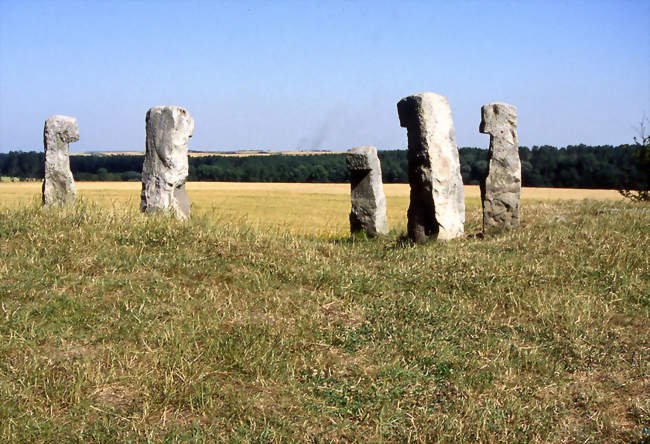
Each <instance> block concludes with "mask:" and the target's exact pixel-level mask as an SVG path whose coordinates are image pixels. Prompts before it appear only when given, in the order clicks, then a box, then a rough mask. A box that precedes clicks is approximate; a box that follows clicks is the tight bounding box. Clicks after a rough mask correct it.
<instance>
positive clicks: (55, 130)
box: [43, 115, 79, 207]
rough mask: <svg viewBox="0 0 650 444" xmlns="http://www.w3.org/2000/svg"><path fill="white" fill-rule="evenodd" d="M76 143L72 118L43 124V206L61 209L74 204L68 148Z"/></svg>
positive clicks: (55, 119)
mask: <svg viewBox="0 0 650 444" xmlns="http://www.w3.org/2000/svg"><path fill="white" fill-rule="evenodd" d="M77 140H79V125H78V124H77V119H75V118H74V117H68V116H61V115H55V116H52V117H50V118H49V119H47V120H46V121H45V127H44V129H43V147H44V149H45V178H44V180H43V205H45V206H47V207H49V206H63V205H69V204H72V203H74V201H75V199H76V197H77V189H76V187H75V184H74V178H73V177H72V171H70V152H69V144H70V143H71V142H76V141H77Z"/></svg>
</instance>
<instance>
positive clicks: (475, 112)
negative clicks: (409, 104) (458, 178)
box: [0, 0, 650, 152]
mask: <svg viewBox="0 0 650 444" xmlns="http://www.w3.org/2000/svg"><path fill="white" fill-rule="evenodd" d="M649 30H650V2H649V1H647V0H645V1H598V0H592V1H584V2H581V1H562V2H560V1H540V2H536V1H526V2H516V1H510V2H505V1H503V2H489V1H459V2H452V1H440V2H436V1H413V2H409V1H405V2H397V1H394V2H381V1H372V2H364V1H354V2H336V1H303V2H290V1H280V0H278V1H273V2H261V1H260V2H253V1H250V2H247V1H233V2H230V1H229V2H213V1H205V2H203V1H169V2H168V1H164V0H157V1H148V0H145V1H119V0H118V1H112V2H108V1H106V2H103V1H80V2H69V1H63V0H57V1H34V0H22V1H13V0H0V151H3V152H6V151H9V150H10V149H14V150H32V149H34V150H41V149H42V131H43V122H44V121H45V119H47V118H48V117H49V116H51V115H53V114H66V115H70V116H74V117H77V119H78V121H79V127H80V134H81V140H80V141H79V142H77V143H75V144H72V145H71V151H74V152H83V151H91V150H140V151H142V150H144V139H145V133H144V117H145V113H146V111H147V109H149V108H150V107H152V106H156V105H179V106H183V107H185V108H187V109H188V110H189V111H190V113H191V114H192V116H193V117H194V120H195V122H196V129H195V132H194V137H193V138H192V139H190V149H247V148H264V149H277V150H279V149H288V150H295V149H308V148H323V149H333V150H345V149H348V148H351V147H353V146H358V145H375V146H377V147H378V148H379V149H390V148H404V147H405V146H406V131H405V130H404V129H403V128H400V126H399V120H398V117H397V110H396V103H397V101H398V100H399V99H401V98H402V97H405V96H407V95H409V94H413V93H418V92H424V91H431V92H436V93H439V94H443V95H445V96H447V98H448V100H449V103H450V105H451V109H452V114H453V118H454V123H455V126H456V139H457V143H458V145H459V146H479V147H487V146H488V144H489V136H487V135H482V134H479V132H478V125H479V121H480V107H481V105H483V104H485V103H489V102H494V101H502V102H507V103H511V104H513V105H515V106H517V108H518V111H519V142H520V145H528V146H532V145H542V144H551V145H556V146H565V145H568V144H578V143H586V144H620V143H628V142H631V141H632V138H633V136H635V135H636V133H635V129H634V128H635V126H636V125H637V124H638V123H639V121H640V120H641V118H642V115H643V113H644V112H645V113H646V115H647V116H650V31H649Z"/></svg>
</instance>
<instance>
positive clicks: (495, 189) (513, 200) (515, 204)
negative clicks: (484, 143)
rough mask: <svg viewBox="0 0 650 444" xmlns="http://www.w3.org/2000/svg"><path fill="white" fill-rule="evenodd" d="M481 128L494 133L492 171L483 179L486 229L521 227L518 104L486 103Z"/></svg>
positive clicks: (490, 159)
mask: <svg viewBox="0 0 650 444" xmlns="http://www.w3.org/2000/svg"><path fill="white" fill-rule="evenodd" d="M479 131H480V132H481V133H484V134H489V135H490V154H489V166H488V172H487V176H486V177H485V180H483V181H482V182H481V201H482V202H483V232H484V233H486V232H489V231H498V230H501V229H512V228H517V227H519V201H520V196H521V162H520V160H519V147H518V144H517V108H515V107H514V106H512V105H508V104H507V103H489V104H487V105H483V106H482V107H481V125H480V126H479Z"/></svg>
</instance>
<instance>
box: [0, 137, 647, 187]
mask: <svg viewBox="0 0 650 444" xmlns="http://www.w3.org/2000/svg"><path fill="white" fill-rule="evenodd" d="M635 149H637V148H636V147H635V146H633V145H620V146H616V147H612V146H585V145H576V146H568V147H566V148H560V149H558V148H555V147H552V146H534V147H533V148H532V149H529V148H527V147H520V148H519V155H520V157H521V167H522V181H523V185H524V186H531V187H564V188H611V189H618V188H622V187H625V186H627V187H630V186H632V187H634V186H635V185H639V184H646V186H647V182H648V180H649V177H648V176H649V174H650V173H649V172H648V171H644V170H643V167H642V166H641V164H640V162H639V159H638V158H637V157H635V156H634V155H633V152H634V150H635ZM379 157H380V159H381V167H382V173H383V178H384V182H386V183H406V182H408V175H407V159H406V151H404V150H395V151H380V152H379ZM142 161H143V156H141V155H140V156H138V155H86V156H71V157H70V164H71V169H72V172H73V174H74V176H75V179H76V180H99V181H102V180H118V181H123V180H133V181H137V180H140V171H141V169H142ZM189 162H190V172H189V180H192V181H195V180H199V181H233V182H346V181H347V180H348V172H347V168H346V165H345V154H344V153H341V154H319V155H300V156H287V155H267V156H248V157H234V156H228V157H227V156H219V155H215V156H204V157H190V160H189ZM460 163H461V173H462V175H463V181H464V182H465V184H468V185H472V184H478V183H479V182H480V180H481V178H482V177H484V175H485V173H486V171H487V165H488V151H487V150H484V149H479V148H461V149H460ZM0 175H1V176H10V177H18V178H20V179H25V180H28V179H40V178H42V177H43V153H37V152H33V151H32V152H18V151H12V152H9V153H8V154H3V153H0Z"/></svg>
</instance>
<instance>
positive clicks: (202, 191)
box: [0, 182, 622, 235]
mask: <svg viewBox="0 0 650 444" xmlns="http://www.w3.org/2000/svg"><path fill="white" fill-rule="evenodd" d="M140 187H141V185H140V183H139V182H77V191H78V195H79V197H80V198H82V199H84V200H87V201H89V202H97V203H98V204H100V205H102V206H113V205H115V204H118V203H120V204H126V205H132V206H134V207H138V205H139V203H140ZM384 191H385V193H386V200H387V215H388V223H389V226H390V227H391V229H398V230H399V229H401V230H405V229H406V228H405V227H406V210H407V208H408V199H409V186H408V184H386V185H384ZM187 192H188V195H189V197H190V200H191V201H192V211H193V214H195V215H206V214H211V215H213V216H216V217H219V218H220V219H225V220H229V221H239V222H242V223H245V224H247V225H255V226H267V227H275V228H277V229H280V230H286V231H288V232H291V233H300V234H319V235H342V234H345V233H346V232H347V230H348V228H349V225H348V213H349V211H350V199H349V194H350V185H349V184H318V183H246V182H189V183H188V184H187ZM0 193H1V194H2V201H0V205H18V204H26V203H30V202H34V201H38V200H39V199H40V193H41V184H40V183H39V182H21V183H3V184H0ZM465 196H466V204H467V207H468V209H472V208H478V207H480V191H479V187H478V186H465ZM583 199H596V200H602V201H609V200H611V201H616V200H621V199H622V197H621V195H620V194H619V193H618V192H616V191H614V190H578V189H561V188H524V189H523V190H522V201H523V203H524V204H525V203H526V202H533V201H559V200H583ZM525 214H526V209H525V206H523V208H522V215H523V217H525Z"/></svg>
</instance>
